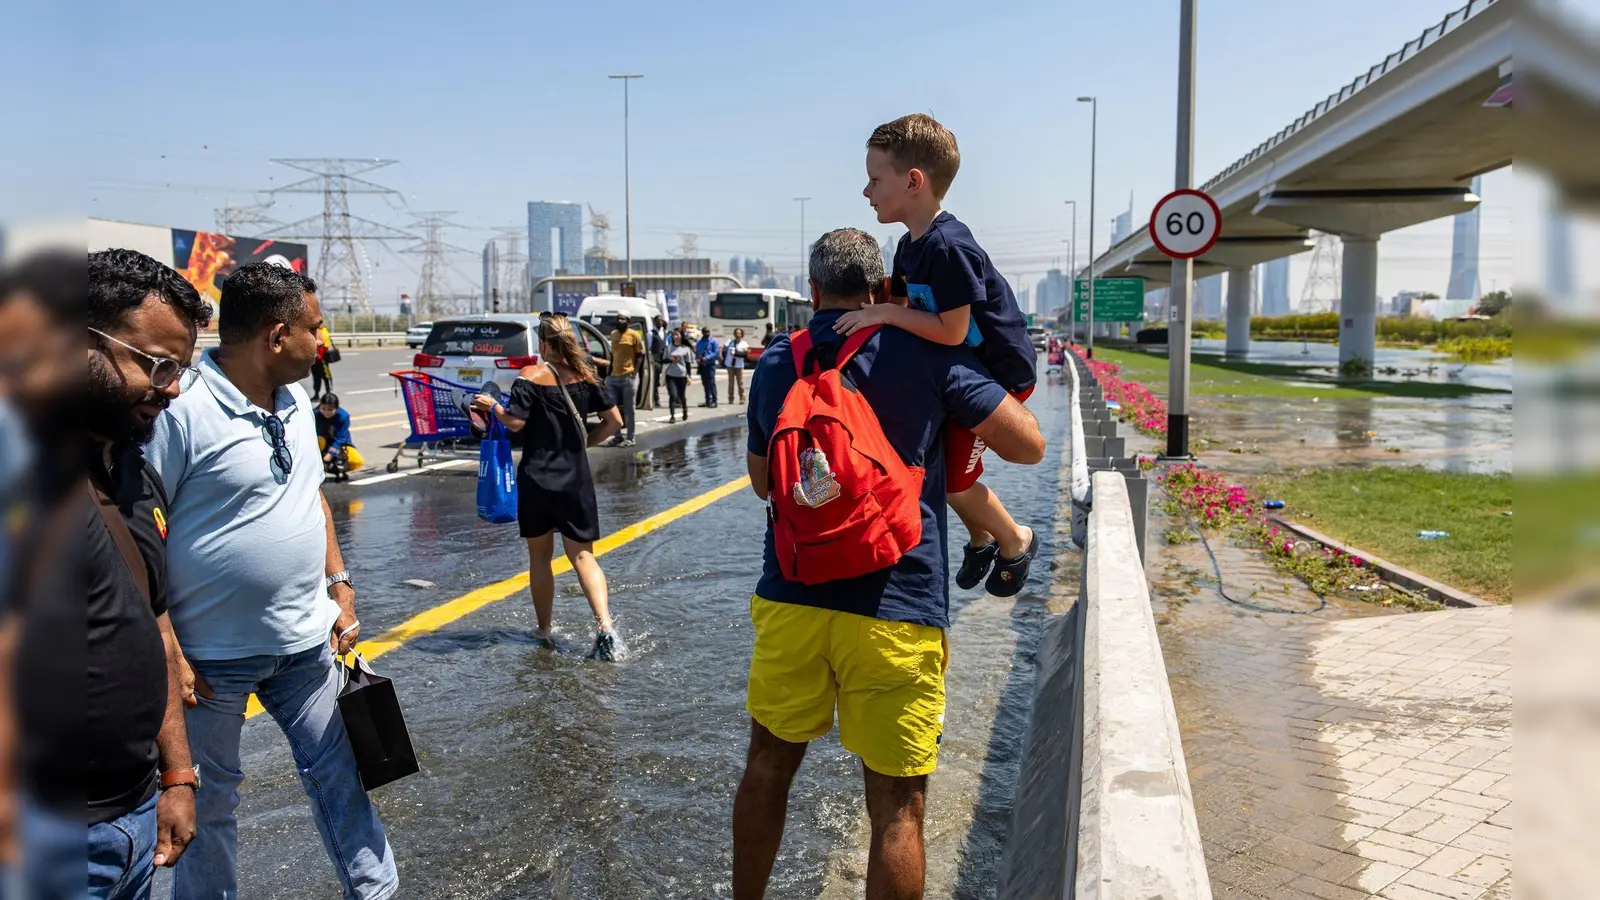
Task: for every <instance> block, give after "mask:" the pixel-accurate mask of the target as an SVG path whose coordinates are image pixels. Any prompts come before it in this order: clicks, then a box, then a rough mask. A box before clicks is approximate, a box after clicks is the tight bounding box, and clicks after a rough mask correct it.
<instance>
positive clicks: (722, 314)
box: [706, 288, 811, 359]
mask: <svg viewBox="0 0 1600 900" xmlns="http://www.w3.org/2000/svg"><path fill="white" fill-rule="evenodd" d="M810 321H811V301H810V300H807V299H806V298H804V297H802V296H800V295H799V294H796V293H795V292H794V291H780V290H777V289H774V288H749V289H745V290H738V291H718V292H717V293H715V294H712V295H711V307H710V311H709V312H708V314H707V317H706V327H707V328H709V329H710V330H711V334H712V335H713V336H714V337H715V338H716V339H717V340H719V341H726V340H727V339H728V338H731V337H733V330H734V329H735V328H743V329H744V339H745V341H746V342H748V343H749V344H750V358H751V359H755V358H756V357H757V356H760V355H761V338H762V337H764V336H765V335H766V333H767V324H768V323H771V324H772V327H773V329H774V330H775V332H776V333H777V334H788V333H790V332H792V331H798V330H800V329H801V328H804V327H806V324H807V323H808V322H810Z"/></svg>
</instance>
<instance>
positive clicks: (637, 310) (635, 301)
mask: <svg viewBox="0 0 1600 900" xmlns="http://www.w3.org/2000/svg"><path fill="white" fill-rule="evenodd" d="M660 314H661V311H660V310H658V309H657V308H656V305H655V304H654V303H652V302H650V301H649V300H646V299H645V298H643V297H624V296H622V295H621V294H601V295H599V296H598V297H585V298H583V302H582V303H580V304H578V318H579V319H581V320H582V321H584V322H588V323H589V324H590V325H593V326H594V327H596V328H598V329H600V332H601V333H602V334H605V335H608V336H609V335H610V334H611V327H612V323H613V322H615V321H616V319H617V316H618V315H624V316H627V317H628V321H629V322H631V323H632V324H633V327H634V328H637V329H638V330H639V334H640V335H641V336H642V335H646V334H649V333H650V323H651V321H652V320H654V319H655V317H656V316H658V315H660Z"/></svg>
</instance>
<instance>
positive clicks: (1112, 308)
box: [1072, 278, 1144, 322]
mask: <svg viewBox="0 0 1600 900" xmlns="http://www.w3.org/2000/svg"><path fill="white" fill-rule="evenodd" d="M1094 320H1095V321H1096V322H1143V321H1144V279H1143V278H1096V279H1095V280H1094ZM1072 321H1074V322H1087V321H1089V282H1087V281H1085V280H1083V279H1081V278H1080V279H1078V280H1077V281H1074V282H1073V284H1072Z"/></svg>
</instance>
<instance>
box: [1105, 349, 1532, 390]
mask: <svg viewBox="0 0 1600 900" xmlns="http://www.w3.org/2000/svg"><path fill="white" fill-rule="evenodd" d="M1095 357H1096V358H1097V359H1104V360H1106V361H1108V362H1114V363H1116V364H1117V365H1119V366H1121V367H1122V369H1123V372H1124V373H1125V374H1126V375H1127V377H1129V378H1131V379H1133V380H1134V381H1138V382H1142V383H1143V384H1144V385H1145V386H1146V387H1148V388H1150V389H1151V390H1154V391H1160V390H1165V385H1166V382H1167V358H1166V357H1165V356H1158V355H1156V354H1154V353H1146V352H1144V351H1142V350H1122V349H1112V348H1109V347H1105V348H1101V347H1097V348H1095ZM1294 382H1299V383H1298V384H1296V383H1294ZM1189 385H1190V391H1191V392H1192V393H1194V394H1205V395H1234V396H1243V397H1287V398H1310V397H1323V398H1327V399H1330V400H1339V399H1371V398H1373V397H1420V398H1454V397H1465V396H1468V395H1472V394H1505V393H1508V392H1506V391H1496V390H1494V389H1492V388H1482V387H1474V386H1471V385H1464V384H1437V383H1433V382H1425V381H1380V380H1365V381H1347V380H1335V379H1332V378H1329V377H1327V376H1324V375H1317V374H1313V373H1311V372H1308V371H1307V370H1306V369H1305V368H1302V367H1300V366H1290V365H1283V364H1281V363H1251V362H1236V361H1231V360H1226V359H1223V358H1222V357H1220V356H1210V355H1197V356H1192V357H1191V358H1190V362H1189Z"/></svg>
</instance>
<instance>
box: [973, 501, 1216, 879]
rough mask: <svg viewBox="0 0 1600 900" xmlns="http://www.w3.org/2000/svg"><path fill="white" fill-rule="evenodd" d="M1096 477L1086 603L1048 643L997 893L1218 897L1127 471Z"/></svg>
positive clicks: (1059, 624)
mask: <svg viewBox="0 0 1600 900" xmlns="http://www.w3.org/2000/svg"><path fill="white" fill-rule="evenodd" d="M1091 479H1092V482H1093V485H1092V495H1093V497H1094V502H1093V506H1092V508H1091V511H1090V513H1089V522H1088V534H1087V538H1088V544H1087V548H1086V551H1085V553H1084V563H1083V578H1082V581H1081V582H1080V589H1079V596H1078V602H1077V604H1075V605H1074V607H1073V610H1072V612H1071V613H1069V614H1068V615H1066V616H1063V617H1062V618H1061V619H1059V620H1057V621H1056V622H1055V623H1052V625H1051V631H1050V632H1049V633H1047V635H1046V637H1045V639H1044V641H1043V642H1042V643H1041V646H1040V652H1039V661H1038V666H1039V677H1038V681H1037V684H1038V688H1037V693H1036V694H1035V697H1034V706H1033V714H1032V716H1031V717H1030V721H1029V725H1028V734H1027V737H1026V739H1025V744H1024V749H1023V753H1024V765H1023V769H1022V776H1021V783H1019V784H1018V785H1017V790H1016V797H1017V800H1016V805H1015V806H1014V808H1013V812H1012V823H1011V833H1010V836H1009V838H1008V840H1007V843H1006V847H1005V851H1004V854H1003V856H1002V860H1001V868H1000V883H999V890H998V892H997V896H998V897H1001V898H1007V900H1010V898H1029V900H1033V898H1050V900H1054V898H1071V900H1149V898H1156V897H1159V898H1163V900H1210V898H1211V881H1210V878H1209V876H1208V875H1207V873H1206V860H1205V855H1204V853H1203V852H1202V850H1201V844H1200V827H1199V824H1198V822H1197V821H1196V819H1195V811H1194V797H1193V795H1192V794H1191V792H1190V789H1189V774H1188V767H1187V765H1186V764H1185V762H1184V758H1183V743H1182V740H1181V739H1180V737H1179V732H1178V716H1177V712H1176V710H1175V708H1174V707H1173V703H1172V690H1171V687H1170V686H1169V684H1168V682H1167V670H1166V664H1165V662H1164V660H1163V659H1162V655H1161V645H1160V643H1159V642H1158V640H1157V635H1156V626H1155V618H1154V616H1153V615H1152V613H1151V609H1150V589H1149V584H1148V582H1147V581H1146V580H1145V574H1144V566H1143V564H1142V563H1141V561H1140V554H1139V552H1138V550H1137V548H1136V546H1135V526H1134V514H1133V508H1132V504H1131V503H1130V498H1129V495H1128V486H1127V484H1126V482H1125V480H1124V479H1125V475H1124V473H1121V472H1117V471H1100V472H1095V473H1094V474H1093V475H1092V476H1091Z"/></svg>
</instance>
